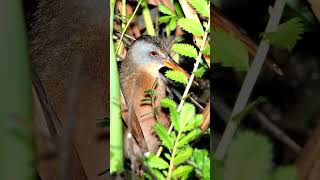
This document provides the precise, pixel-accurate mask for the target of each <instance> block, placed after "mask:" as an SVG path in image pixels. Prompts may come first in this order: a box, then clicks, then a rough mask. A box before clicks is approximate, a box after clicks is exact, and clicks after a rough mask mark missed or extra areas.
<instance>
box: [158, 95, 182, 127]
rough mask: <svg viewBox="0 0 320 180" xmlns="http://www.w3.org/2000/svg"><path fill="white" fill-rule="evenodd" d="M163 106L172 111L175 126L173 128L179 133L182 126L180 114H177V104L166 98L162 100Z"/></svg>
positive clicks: (171, 117) (171, 118) (172, 120)
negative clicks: (180, 124)
mask: <svg viewBox="0 0 320 180" xmlns="http://www.w3.org/2000/svg"><path fill="white" fill-rule="evenodd" d="M160 103H161V106H162V107H165V108H169V111H170V120H171V122H172V124H173V127H174V128H175V130H177V131H179V130H180V126H179V122H178V120H179V114H178V112H177V107H176V103H175V102H174V101H173V100H172V99H169V98H164V99H162V100H161V102H160Z"/></svg>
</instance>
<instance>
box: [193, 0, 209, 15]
mask: <svg viewBox="0 0 320 180" xmlns="http://www.w3.org/2000/svg"><path fill="white" fill-rule="evenodd" d="M189 3H190V5H191V6H192V7H193V8H194V9H195V10H196V11H197V12H198V13H199V14H201V15H202V16H205V17H209V16H210V9H209V4H208V3H207V1H206V0H189Z"/></svg>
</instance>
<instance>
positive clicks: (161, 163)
mask: <svg viewBox="0 0 320 180" xmlns="http://www.w3.org/2000/svg"><path fill="white" fill-rule="evenodd" d="M146 163H147V165H148V167H151V168H156V169H167V168H168V167H169V164H168V163H167V162H166V161H165V160H163V159H162V158H161V157H157V156H155V155H153V154H150V155H149V156H148V157H147V160H146Z"/></svg>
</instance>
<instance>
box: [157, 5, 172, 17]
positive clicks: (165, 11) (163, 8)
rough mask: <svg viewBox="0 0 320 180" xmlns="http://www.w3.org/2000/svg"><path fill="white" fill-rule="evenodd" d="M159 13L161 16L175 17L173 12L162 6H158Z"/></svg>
mask: <svg viewBox="0 0 320 180" xmlns="http://www.w3.org/2000/svg"><path fill="white" fill-rule="evenodd" d="M159 11H160V12H162V13H163V14H167V15H170V16H175V14H174V12H172V11H171V10H170V9H169V8H168V7H167V6H165V5H163V4H160V6H159Z"/></svg>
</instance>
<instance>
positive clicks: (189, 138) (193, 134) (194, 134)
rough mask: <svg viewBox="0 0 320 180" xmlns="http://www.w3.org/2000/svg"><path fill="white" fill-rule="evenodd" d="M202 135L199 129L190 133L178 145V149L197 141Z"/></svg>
mask: <svg viewBox="0 0 320 180" xmlns="http://www.w3.org/2000/svg"><path fill="white" fill-rule="evenodd" d="M200 134H201V130H200V129H199V128H196V129H194V130H193V131H191V132H189V133H188V134H187V135H186V136H184V137H183V138H181V139H180V140H179V142H178V144H177V147H182V146H184V145H186V144H188V143H189V142H191V141H193V140H195V139H196V138H197V137H198V136H199V135H200Z"/></svg>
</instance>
